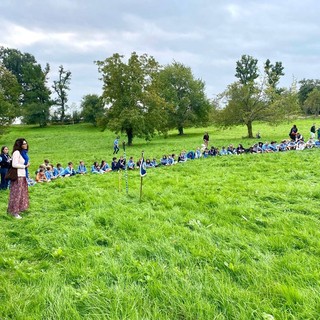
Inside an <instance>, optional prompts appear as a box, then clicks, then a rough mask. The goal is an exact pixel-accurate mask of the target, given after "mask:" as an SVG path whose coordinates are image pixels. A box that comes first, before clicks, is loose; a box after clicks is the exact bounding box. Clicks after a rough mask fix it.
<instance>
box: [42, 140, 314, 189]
mask: <svg viewBox="0 0 320 320" xmlns="http://www.w3.org/2000/svg"><path fill="white" fill-rule="evenodd" d="M313 147H317V148H320V139H319V140H316V141H314V139H310V140H308V141H307V142H305V141H304V140H303V138H302V136H301V139H295V140H283V141H281V142H280V143H277V142H276V141H271V142H270V143H269V142H265V143H263V142H258V143H255V144H253V145H252V146H251V147H249V148H244V147H243V145H242V144H239V145H238V146H237V147H234V146H233V145H232V144H230V145H229V146H228V147H227V148H226V147H224V146H223V147H222V148H221V150H220V149H219V148H215V147H213V146H212V147H211V148H210V149H209V148H207V147H206V146H205V145H202V148H200V147H198V148H197V149H196V150H195V151H189V152H188V153H187V152H186V151H185V150H183V151H182V152H181V153H180V154H179V156H178V159H177V160H176V159H175V154H169V155H163V156H162V158H161V159H160V162H159V163H158V162H157V160H156V159H155V158H153V159H152V160H151V159H146V167H147V168H154V167H159V166H171V165H174V164H176V163H181V162H185V161H187V160H188V159H190V160H192V159H199V158H201V157H203V158H207V157H210V156H225V155H234V154H237V155H240V154H243V153H269V152H281V151H288V150H304V149H310V148H313ZM140 164H141V160H139V161H137V162H136V163H135V161H134V159H133V157H130V158H129V160H128V162H126V160H125V159H124V157H123V156H120V158H119V159H117V158H116V157H113V159H112V163H111V166H109V164H108V163H107V162H106V161H105V160H102V161H101V163H100V164H99V162H97V161H95V162H94V163H93V165H92V166H91V173H93V174H103V173H107V172H110V171H118V170H124V169H126V168H127V169H128V170H134V169H136V168H139V167H140ZM86 173H87V168H86V166H85V164H84V161H82V160H81V161H80V162H79V165H78V167H77V168H76V169H74V168H73V163H72V162H69V163H68V166H67V167H66V168H63V167H62V166H61V164H60V163H58V164H57V166H56V167H54V166H53V165H52V164H50V163H49V160H47V159H46V160H44V164H42V165H40V166H39V168H38V170H37V171H36V182H39V183H41V182H49V181H51V180H54V179H57V178H59V177H70V176H74V175H76V174H86Z"/></svg>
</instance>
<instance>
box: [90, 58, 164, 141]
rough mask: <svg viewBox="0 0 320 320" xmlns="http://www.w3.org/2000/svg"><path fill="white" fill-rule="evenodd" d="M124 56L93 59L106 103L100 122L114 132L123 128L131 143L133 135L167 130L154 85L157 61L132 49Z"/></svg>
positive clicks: (161, 105) (161, 102) (162, 103)
mask: <svg viewBox="0 0 320 320" xmlns="http://www.w3.org/2000/svg"><path fill="white" fill-rule="evenodd" d="M123 59H124V56H122V55H120V54H118V53H116V54H113V55H112V56H111V57H109V58H107V59H106V60H104V61H97V62H96V64H97V65H98V70H99V72H100V73H101V74H102V80H103V94H102V97H103V101H104V104H105V106H106V111H105V115H104V118H103V120H102V121H101V122H100V124H101V125H102V126H103V127H107V128H109V129H110V130H112V131H114V132H116V133H119V132H125V133H126V135H127V137H128V145H131V144H132V141H133V138H134V137H135V136H138V137H144V138H146V139H150V137H152V136H153V135H154V134H155V133H156V132H163V133H165V132H166V130H167V128H166V114H165V112H164V111H165V101H164V100H163V99H162V98H161V97H160V96H159V95H158V93H157V91H156V88H155V87H154V79H155V77H156V76H157V74H158V72H159V68H160V66H159V64H158V62H156V60H155V59H154V58H153V57H152V56H148V55H147V54H143V55H140V56H139V55H138V54H137V53H135V52H133V53H132V54H131V56H130V58H129V59H128V61H127V62H124V61H123Z"/></svg>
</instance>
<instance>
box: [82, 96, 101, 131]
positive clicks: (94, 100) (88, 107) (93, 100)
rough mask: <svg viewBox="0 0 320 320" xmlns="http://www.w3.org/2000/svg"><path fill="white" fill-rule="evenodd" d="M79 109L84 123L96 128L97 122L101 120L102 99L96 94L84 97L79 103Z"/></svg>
mask: <svg viewBox="0 0 320 320" xmlns="http://www.w3.org/2000/svg"><path fill="white" fill-rule="evenodd" d="M81 109H82V111H81V116H82V117H83V121H84V122H89V123H92V124H93V125H94V126H96V125H97V123H98V120H99V119H101V118H103V115H104V104H103V100H102V98H101V97H99V96H98V95H97V94H87V95H85V96H84V97H83V98H82V101H81Z"/></svg>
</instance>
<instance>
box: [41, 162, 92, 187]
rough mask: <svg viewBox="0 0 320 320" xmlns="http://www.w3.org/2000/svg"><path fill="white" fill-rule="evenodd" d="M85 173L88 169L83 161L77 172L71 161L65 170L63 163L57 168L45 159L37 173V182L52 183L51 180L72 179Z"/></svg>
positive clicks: (58, 164)
mask: <svg viewBox="0 0 320 320" xmlns="http://www.w3.org/2000/svg"><path fill="white" fill-rule="evenodd" d="M85 173H87V168H86V166H85V164H84V162H83V161H82V160H81V161H80V162H79V166H78V169H77V170H75V169H74V168H73V163H72V162H71V161H70V162H68V166H67V167H66V168H63V167H62V165H61V163H57V166H56V167H54V166H53V165H52V164H50V163H49V160H47V159H45V160H44V163H43V164H41V165H40V166H39V168H38V170H37V171H36V182H38V183H42V182H50V181H51V180H55V179H57V178H59V177H70V176H74V175H76V174H85Z"/></svg>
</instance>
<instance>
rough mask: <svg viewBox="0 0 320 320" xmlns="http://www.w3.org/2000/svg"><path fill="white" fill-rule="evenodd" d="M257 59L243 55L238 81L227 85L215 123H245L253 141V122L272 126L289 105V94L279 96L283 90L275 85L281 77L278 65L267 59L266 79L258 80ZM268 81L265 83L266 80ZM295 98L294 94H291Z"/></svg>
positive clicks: (237, 74)
mask: <svg viewBox="0 0 320 320" xmlns="http://www.w3.org/2000/svg"><path fill="white" fill-rule="evenodd" d="M257 63H258V60H257V59H254V58H253V57H251V56H247V55H243V56H242V57H241V60H240V61H237V64H236V77H237V78H238V79H239V80H238V81H237V82H234V83H233V84H231V85H229V86H228V88H227V89H226V90H225V92H223V93H222V94H221V95H220V99H221V101H222V100H223V101H224V106H223V108H221V109H220V110H218V111H217V112H216V119H215V122H216V123H217V124H218V125H220V126H225V127H229V126H233V125H241V124H244V125H246V126H247V130H248V137H249V138H253V128H252V125H253V122H254V121H269V122H272V123H275V122H276V121H277V120H278V119H280V118H281V117H282V116H283V115H284V114H285V112H286V110H287V109H290V108H291V106H288V101H290V99H288V97H289V96H290V97H291V98H292V95H289V94H288V92H286V94H287V95H288V97H287V98H286V99H285V95H284V94H283V95H282V94H281V92H282V91H283V90H279V89H277V87H276V85H277V83H278V81H279V79H280V76H281V75H282V74H283V67H282V64H281V62H276V64H275V66H273V65H272V64H271V63H270V60H267V61H266V63H265V72H266V73H267V74H266V78H265V79H263V80H262V81H260V82H259V81H258V80H259V79H258V77H259V70H258V68H257ZM266 80H267V81H266ZM293 97H296V95H293Z"/></svg>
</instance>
